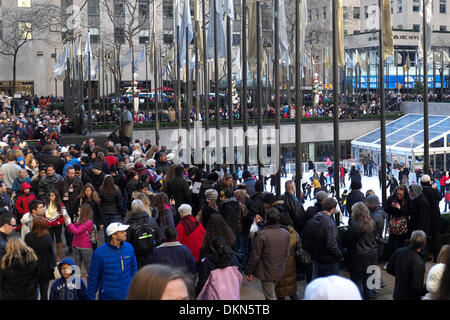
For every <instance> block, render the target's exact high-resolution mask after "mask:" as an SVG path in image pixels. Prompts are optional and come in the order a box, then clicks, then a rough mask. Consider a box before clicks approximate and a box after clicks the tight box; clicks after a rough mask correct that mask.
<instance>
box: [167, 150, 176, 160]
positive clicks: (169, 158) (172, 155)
mask: <svg viewBox="0 0 450 320" xmlns="http://www.w3.org/2000/svg"><path fill="white" fill-rule="evenodd" d="M173 158H175V154H173V153H172V152H171V153H169V154H168V155H167V161H171V160H173Z"/></svg>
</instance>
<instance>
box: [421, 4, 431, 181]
mask: <svg viewBox="0 0 450 320" xmlns="http://www.w3.org/2000/svg"><path fill="white" fill-rule="evenodd" d="M426 2H427V1H426V0H423V82H424V84H423V141H424V149H423V171H424V172H425V173H426V174H429V173H430V144H429V140H430V139H429V118H428V50H427V47H428V43H427V42H428V40H430V41H431V39H427V3H426Z"/></svg>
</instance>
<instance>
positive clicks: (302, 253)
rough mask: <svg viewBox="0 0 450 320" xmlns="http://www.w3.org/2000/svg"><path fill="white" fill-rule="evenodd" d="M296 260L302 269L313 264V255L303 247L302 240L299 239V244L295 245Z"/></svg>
mask: <svg viewBox="0 0 450 320" xmlns="http://www.w3.org/2000/svg"><path fill="white" fill-rule="evenodd" d="M294 256H295V262H296V263H297V265H298V266H299V268H300V269H302V270H306V269H307V268H309V267H310V266H311V263H312V262H311V255H310V254H309V252H307V251H306V250H305V249H303V247H302V245H301V243H300V240H298V241H297V245H296V246H295V252H294Z"/></svg>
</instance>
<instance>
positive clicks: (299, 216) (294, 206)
mask: <svg viewBox="0 0 450 320" xmlns="http://www.w3.org/2000/svg"><path fill="white" fill-rule="evenodd" d="M285 189H286V191H285V193H284V194H283V195H282V196H281V197H280V200H283V201H284V204H283V206H284V210H285V211H286V212H288V213H289V216H290V217H291V219H292V221H293V223H294V225H293V227H294V229H295V231H297V232H298V233H300V232H301V231H302V229H303V227H304V226H305V223H306V214H305V210H304V209H303V206H302V204H301V202H300V201H299V200H298V199H297V197H296V196H295V192H296V189H295V183H294V181H292V180H288V181H286V183H285Z"/></svg>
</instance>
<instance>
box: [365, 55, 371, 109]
mask: <svg viewBox="0 0 450 320" xmlns="http://www.w3.org/2000/svg"><path fill="white" fill-rule="evenodd" d="M369 59H370V52H369V49H367V51H366V69H367V71H366V77H367V79H366V86H367V88H366V89H367V90H366V92H367V103H369V102H370V61H369Z"/></svg>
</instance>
